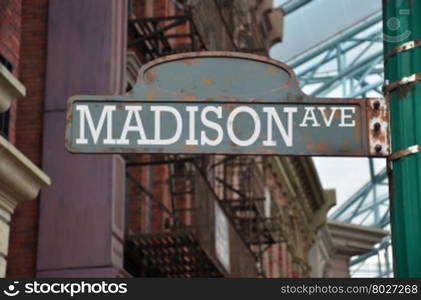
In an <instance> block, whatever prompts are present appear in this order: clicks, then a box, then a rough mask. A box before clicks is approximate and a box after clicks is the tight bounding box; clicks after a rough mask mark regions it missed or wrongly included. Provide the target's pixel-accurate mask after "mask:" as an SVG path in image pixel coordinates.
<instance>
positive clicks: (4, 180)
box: [0, 136, 50, 213]
mask: <svg viewBox="0 0 421 300" xmlns="http://www.w3.org/2000/svg"><path fill="white" fill-rule="evenodd" d="M47 185H50V178H49V177H48V176H47V175H46V174H45V173H44V172H43V171H42V170H40V169H39V168H38V167H37V166H36V165H35V164H34V163H32V162H31V161H30V160H29V159H28V158H27V157H26V156H25V155H23V154H22V153H21V152H20V151H19V150H18V149H16V148H15V147H14V146H13V145H12V144H10V143H9V142H8V141H7V140H5V139H4V138H3V137H1V136H0V205H1V206H3V208H4V209H7V210H8V211H9V212H11V213H12V212H13V210H14V208H15V207H16V205H17V204H18V203H19V202H21V201H25V200H31V199H34V198H35V197H36V196H37V195H38V192H39V190H40V189H41V187H43V186H47Z"/></svg>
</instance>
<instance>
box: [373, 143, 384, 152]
mask: <svg viewBox="0 0 421 300" xmlns="http://www.w3.org/2000/svg"><path fill="white" fill-rule="evenodd" d="M374 150H376V152H380V151H382V145H376V146H375V147H374Z"/></svg>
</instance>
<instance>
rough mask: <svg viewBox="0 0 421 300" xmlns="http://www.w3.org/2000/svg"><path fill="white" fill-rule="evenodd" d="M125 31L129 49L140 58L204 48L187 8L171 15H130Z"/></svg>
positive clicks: (145, 58)
mask: <svg viewBox="0 0 421 300" xmlns="http://www.w3.org/2000/svg"><path fill="white" fill-rule="evenodd" d="M128 32H129V37H130V39H129V40H130V41H129V43H128V46H129V48H131V47H134V48H135V49H136V50H137V52H138V54H139V55H140V56H141V58H142V60H143V61H149V60H153V59H155V58H158V57H161V56H165V55H170V54H176V53H182V52H191V51H201V50H206V47H205V44H204V43H203V41H202V39H201V37H200V35H199V33H198V31H197V29H196V26H195V25H194V22H193V19H192V14H191V12H189V11H183V13H182V14H177V15H173V16H164V17H148V18H146V17H145V18H133V19H131V20H129V27H128Z"/></svg>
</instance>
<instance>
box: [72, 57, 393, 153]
mask: <svg viewBox="0 0 421 300" xmlns="http://www.w3.org/2000/svg"><path fill="white" fill-rule="evenodd" d="M375 103H378V104H379V105H380V106H379V107H378V108H377V107H376V105H375ZM81 106H86V108H83V109H87V111H89V113H90V115H91V116H92V119H93V125H94V126H96V125H97V124H98V122H99V120H100V116H101V114H102V113H103V111H104V107H105V106H107V107H108V108H109V109H111V110H112V112H110V115H107V116H112V121H110V124H111V123H112V124H111V127H112V139H114V141H111V142H109V141H108V144H107V143H104V140H105V142H107V130H106V126H107V120H105V119H104V120H105V121H104V127H103V130H102V131H101V133H100V134H99V136H98V140H97V141H96V142H95V141H94V140H93V138H92V135H91V133H90V131H89V130H88V129H89V128H87V126H86V124H88V123H87V122H86V121H83V120H85V117H86V115H83V114H81V109H82V108H81ZM134 106H138V107H141V111H138V113H139V117H140V120H141V126H142V130H141V131H142V132H144V133H145V137H146V138H144V139H142V137H141V136H140V134H139V132H131V133H129V134H127V136H126V137H127V144H124V143H123V142H122V140H124V139H123V138H122V135H124V134H122V133H123V131H124V126H126V127H127V126H128V124H129V123H126V122H128V121H127V118H128V117H130V116H129V115H128V114H129V113H128V110H130V109H132V110H133V109H134ZM157 106H164V107H171V108H174V109H175V110H176V111H177V115H178V114H179V117H180V120H179V123H177V119H176V117H175V116H174V114H173V113H168V112H163V113H162V115H161V120H160V126H161V131H162V132H161V134H160V139H161V140H162V139H168V138H171V137H172V136H174V135H175V134H176V132H177V128H178V126H181V125H182V128H183V129H182V131H181V134H180V136H179V138H178V139H177V140H176V141H175V142H173V143H171V144H168V145H156V141H157V140H158V139H156V138H155V134H156V126H155V125H156V124H155V116H156V115H155V113H154V112H153V111H152V110H154V109H155V108H156V107H157ZM130 107H131V108H130ZM209 107H210V109H211V110H213V111H211V112H208V113H207V114H206V115H205V118H207V119H208V120H209V121H211V122H213V124H214V125H213V126H212V124H211V125H209V124H204V123H205V122H204V118H203V116H202V115H201V114H202V111H203V110H204V109H209ZM373 107H374V108H373ZM190 109H194V110H197V112H195V113H194V121H195V123H194V126H193V127H192V128H194V136H195V140H197V143H196V144H195V143H191V142H190V143H189V142H187V141H188V140H191V138H190V137H191V130H192V129H190V127H189V124H190V123H191V122H192V120H193V119H192V118H191V116H192V115H191V114H190V112H189V110H190ZM272 109H273V110H274V111H275V112H276V114H277V116H278V117H279V119H280V122H281V125H279V124H277V123H276V119H274V117H273V115H270V116H271V117H269V112H268V111H267V110H272ZM215 110H216V111H217V112H215ZM219 110H220V111H219ZM237 110H246V112H241V113H239V114H238V115H237V116H236V117H234V118H232V119H231V121H233V123H232V122H231V121H230V115H231V116H232V117H233V116H234V115H235V112H236V111H237ZM288 111H289V112H290V113H288ZM309 111H312V112H314V113H315V117H316V122H314V120H312V119H311V118H306V114H307V117H311V115H310V114H309ZM386 111H387V109H386V105H385V102H384V100H383V99H331V98H314V97H311V96H308V95H306V94H304V93H303V92H302V91H301V90H300V88H299V86H298V83H297V80H296V78H295V76H294V74H293V72H292V71H291V69H290V68H288V67H287V66H286V65H284V64H282V63H280V62H278V61H274V60H271V59H268V58H265V57H259V56H255V55H246V54H239V53H227V52H202V53H189V54H182V55H175V56H170V57H166V58H163V59H158V60H155V61H153V62H151V63H149V64H147V65H145V66H144V67H143V68H142V70H141V72H140V75H139V79H138V83H137V84H136V86H135V87H134V88H133V90H132V92H131V93H129V94H128V95H125V96H73V97H72V98H71V99H70V101H69V105H68V112H67V113H68V114H67V128H66V145H67V147H68V149H69V151H71V152H77V153H129V152H138V153H224V154H272V155H275V154H276V155H318V156H323V155H335V156H385V155H387V154H388V143H387V126H388V120H387V114H386V113H385V112H386ZM218 113H220V115H218ZM251 114H255V118H254V119H253V117H252V115H251ZM104 116H105V115H104ZM81 117H82V119H83V120H82V121H83V122H85V130H84V131H83V132H86V134H85V135H86V136H85V137H86V142H87V143H86V144H80V143H77V139H78V138H80V135H81V132H80V124H81V123H80V122H81ZM268 118H270V120H271V122H270V124H268ZM290 119H291V125H292V126H291V127H289V125H288V124H289V123H288V122H289V120H290ZM304 121H305V122H304ZM135 123H136V120H135V117H133V119H131V122H130V125H131V126H133V125H134V124H135ZM215 123H217V124H218V125H217V126H220V128H221V132H220V133H218V132H217V130H215V128H212V127H215ZM375 123H379V126H380V128H378V129H377V130H376V129H374V124H375ZM230 124H232V126H231V125H230ZM269 125H272V126H269ZM304 125H307V126H304ZM256 126H257V127H259V126H260V130H258V131H256V136H255V138H252V137H253V133H254V132H255V129H256ZM111 127H110V128H111ZM279 127H283V128H284V129H285V133H284V134H283V135H282V134H281V131H280V130H279ZM230 128H232V130H231V131H230ZM270 128H271V129H270ZM270 130H272V133H273V138H272V139H270V138H269V137H270V133H269V131H270ZM202 135H204V136H205V137H207V138H208V139H210V140H215V139H216V138H217V137H219V136H222V137H223V138H222V140H221V141H220V142H219V143H217V144H215V145H212V144H211V143H209V142H208V143H206V140H205V139H203V138H201V136H202ZM232 136H235V137H236V138H237V139H239V140H240V141H247V140H249V139H251V141H250V143H245V145H241V143H239V142H238V141H235V140H234V139H233V138H232ZM139 139H141V141H139V142H138V140H139ZM146 140H148V141H146ZM151 140H155V142H153V141H151ZM268 140H269V141H272V140H273V141H275V143H276V145H270V144H269V143H267V141H268ZM78 141H79V142H80V140H78ZM204 141H205V142H204ZM251 142H252V143H251ZM113 143H114V144H113ZM379 145H380V146H381V148H380V149H379V148H378V147H377V148H376V146H379ZM376 149H377V150H376Z"/></svg>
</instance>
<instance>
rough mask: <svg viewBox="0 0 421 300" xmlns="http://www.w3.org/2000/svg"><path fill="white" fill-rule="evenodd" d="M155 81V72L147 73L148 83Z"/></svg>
mask: <svg viewBox="0 0 421 300" xmlns="http://www.w3.org/2000/svg"><path fill="white" fill-rule="evenodd" d="M155 79H156V74H155V72H154V71H151V70H150V71H148V72H146V81H147V82H149V83H151V82H154V81H155Z"/></svg>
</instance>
